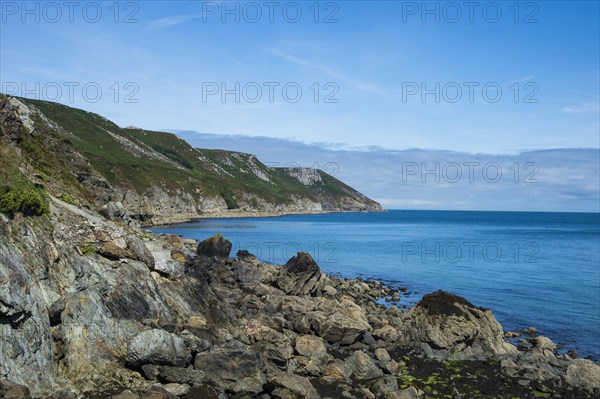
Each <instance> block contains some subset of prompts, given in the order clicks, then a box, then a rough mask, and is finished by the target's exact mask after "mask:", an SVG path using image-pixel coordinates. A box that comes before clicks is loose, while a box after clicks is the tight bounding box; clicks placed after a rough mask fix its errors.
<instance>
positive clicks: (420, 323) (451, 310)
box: [398, 291, 517, 360]
mask: <svg viewBox="0 0 600 399" xmlns="http://www.w3.org/2000/svg"><path fill="white" fill-rule="evenodd" d="M398 333H399V334H398V335H399V340H398V342H399V343H400V344H402V345H404V346H406V347H408V348H414V349H417V350H419V351H421V352H423V353H424V354H426V355H428V356H432V357H436V358H442V359H446V358H448V359H456V360H467V359H481V360H482V359H488V358H491V357H493V356H497V355H508V354H515V353H516V352H517V349H516V348H515V347H514V346H513V345H511V344H509V343H507V342H506V341H505V340H504V338H503V330H502V326H501V325H500V323H498V321H497V320H496V319H495V318H494V316H493V315H492V312H491V311H489V310H485V309H482V308H477V307H475V306H473V305H472V304H471V303H469V302H468V301H467V300H465V299H464V298H461V297H459V296H457V295H454V294H450V293H447V292H444V291H436V292H433V293H431V294H427V295H425V296H424V297H423V299H422V300H421V301H419V303H417V305H416V306H415V307H413V308H412V309H411V310H410V311H409V312H408V313H407V314H406V315H405V316H404V317H403V322H402V324H401V325H400V327H399V330H398Z"/></svg>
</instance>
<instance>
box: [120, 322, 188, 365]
mask: <svg viewBox="0 0 600 399" xmlns="http://www.w3.org/2000/svg"><path fill="white" fill-rule="evenodd" d="M191 359H192V355H191V353H190V351H189V349H188V348H187V347H186V346H185V342H184V341H183V339H181V338H180V337H178V336H176V335H175V334H171V333H168V332H166V331H164V330H159V329H153V330H148V331H144V332H142V333H140V334H138V335H136V336H135V338H133V340H132V341H131V342H130V343H129V345H128V347H127V355H126V360H127V363H128V364H130V365H131V366H133V367H141V366H143V365H145V364H157V365H169V366H185V365H186V364H189V363H190V361H191Z"/></svg>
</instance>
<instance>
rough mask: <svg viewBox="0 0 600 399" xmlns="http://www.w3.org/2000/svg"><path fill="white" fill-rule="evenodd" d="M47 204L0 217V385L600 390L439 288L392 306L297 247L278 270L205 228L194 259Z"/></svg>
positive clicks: (329, 393) (575, 393)
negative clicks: (37, 213) (17, 216)
mask: <svg viewBox="0 0 600 399" xmlns="http://www.w3.org/2000/svg"><path fill="white" fill-rule="evenodd" d="M52 213H53V216H52V217H53V218H55V220H54V224H53V226H51V225H50V224H48V223H46V222H44V220H43V219H41V218H38V219H21V220H18V221H16V220H14V221H11V220H9V219H7V218H3V219H2V220H0V230H1V231H2V234H3V236H2V238H3V239H2V240H0V321H1V322H0V332H1V334H0V358H1V359H2V361H1V362H0V380H1V379H2V378H7V380H9V381H2V382H1V383H0V392H2V394H1V395H0V396H2V395H4V397H11V396H10V395H13V397H23V398H28V397H29V396H28V393H27V389H26V388H25V387H27V388H28V389H29V390H30V391H31V396H32V397H35V398H42V397H44V398H49V399H59V398H60V399H76V398H78V397H83V398H88V397H96V395H104V397H113V396H114V397H117V398H120V399H133V398H137V399H142V398H171V399H173V398H188V399H190V398H215V399H219V398H227V397H238V398H260V399H276V398H286V399H287V398H315V399H316V398H319V397H324V398H325V397H330V398H332V397H348V398H351V397H354V398H357V399H358V398H409V397H410V398H415V397H419V395H420V397H423V392H422V391H419V390H417V389H416V388H414V387H412V386H411V387H410V388H406V386H407V385H406V384H413V385H414V386H415V387H418V388H419V389H420V390H423V389H425V386H426V385H427V386H430V387H432V389H435V390H436V391H437V392H439V393H440V397H446V396H448V395H451V396H452V395H454V394H455V393H454V391H453V390H452V389H453V388H454V387H460V389H461V393H465V395H464V397H473V398H476V397H477V395H478V393H477V392H480V391H481V389H483V388H482V384H484V383H483V382H481V380H484V379H486V378H487V380H486V382H485V383H489V384H493V385H491V387H490V386H488V385H485V386H483V387H484V388H485V389H488V392H493V393H494V394H496V393H497V396H503V397H512V396H516V397H522V398H526V397H530V393H531V391H532V390H538V389H544V390H549V391H551V392H552V395H553V396H554V397H563V398H571V397H577V398H594V397H597V396H598V393H599V389H600V388H598V385H597V381H598V378H597V377H598V368H599V366H598V365H597V364H595V363H592V362H589V361H586V360H573V359H571V358H570V357H569V356H567V355H558V354H557V353H556V345H554V344H553V343H552V342H551V341H550V340H548V339H547V338H546V337H543V336H535V337H531V338H528V339H527V340H526V341H525V342H524V343H523V344H522V345H521V346H522V348H521V349H520V350H517V349H516V348H514V347H513V346H511V345H510V344H507V343H506V342H504V341H503V340H502V330H501V328H500V326H499V325H498V324H497V322H496V321H495V319H494V318H493V316H492V315H491V313H490V312H489V311H485V310H482V309H478V308H476V307H475V306H473V305H472V304H470V303H468V302H467V301H466V300H464V299H463V298H460V297H458V296H455V295H452V294H448V293H444V292H436V293H434V294H431V295H427V296H425V297H424V298H423V300H422V301H421V302H420V303H419V305H418V306H416V307H415V308H413V309H411V310H410V311H407V312H403V311H401V310H399V309H398V308H397V307H393V306H392V307H390V308H386V307H385V306H383V305H380V304H377V303H376V302H375V300H376V299H380V298H383V297H390V296H393V295H394V293H397V291H398V290H397V288H393V287H388V286H386V285H384V284H382V283H379V282H373V281H359V280H351V279H344V280H342V279H340V278H337V277H331V276H327V275H325V274H323V273H322V272H321V271H320V269H319V267H318V265H317V264H316V263H315V262H314V260H313V259H311V258H310V257H309V256H307V255H304V254H298V255H296V256H295V257H294V258H292V259H290V261H289V262H288V263H287V264H286V265H285V266H283V267H277V266H273V265H269V264H265V263H262V262H260V261H259V260H258V259H257V258H256V257H254V256H253V255H251V254H249V253H239V254H238V258H237V259H230V258H227V256H228V255H229V252H230V248H228V247H229V246H228V245H227V240H226V239H225V238H223V237H216V238H215V237H213V238H212V239H209V240H208V243H207V245H206V246H205V247H203V249H202V251H200V252H201V253H202V254H203V255H198V256H197V255H196V254H195V251H196V250H197V245H196V243H192V242H189V241H186V240H184V239H181V238H180V237H177V236H162V237H158V236H148V235H147V234H144V233H142V232H140V231H137V230H135V229H132V228H129V227H125V226H124V225H123V224H121V223H119V224H116V223H113V222H111V221H107V220H106V219H103V218H100V217H98V216H97V215H96V214H93V213H91V212H88V211H85V210H83V209H79V208H76V207H73V206H70V205H68V204H65V203H64V202H62V201H53V203H52ZM107 243H111V247H110V248H108V249H107V250H106V251H101V250H100V249H101V248H103V246H104V244H107ZM82 248H83V249H85V250H82ZM105 248H106V247H105ZM109 250H110V251H109ZM205 254H208V255H209V256H205ZM171 264H172V265H179V266H177V267H178V269H177V270H178V271H177V273H172V272H170V271H169V270H170V269H168V268H166V267H165V266H166V265H171ZM323 287H328V288H327V289H325V288H323ZM435 358H437V359H444V360H447V359H467V360H466V361H464V362H455V363H450V362H448V363H442V362H439V361H437V360H435ZM488 358H489V360H480V361H475V360H473V359H488ZM456 364H459V366H457V365H456ZM455 367H459V368H458V369H455ZM419 370H425V371H419ZM431 370H435V373H436V374H437V375H438V377H436V378H438V379H440V380H439V381H436V380H431V381H429V377H430V376H431V375H432V371H431ZM419 372H420V373H421V374H418V373H419ZM444 373H446V374H444ZM470 375H477V376H478V377H477V379H472V378H470V377H469V376H470ZM499 375H502V378H498V376H499ZM14 395H20V396H14ZM528 395H529V396H528Z"/></svg>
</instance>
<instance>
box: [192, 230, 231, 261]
mask: <svg viewBox="0 0 600 399" xmlns="http://www.w3.org/2000/svg"><path fill="white" fill-rule="evenodd" d="M197 253H198V255H202V256H207V257H209V258H212V257H213V256H216V257H217V258H228V257H229V254H230V253H231V242H230V241H229V240H226V239H225V238H224V237H223V236H222V235H221V234H218V233H217V234H215V235H214V236H212V237H211V238H208V239H206V240H204V241H202V242H201V243H200V244H198V249H197Z"/></svg>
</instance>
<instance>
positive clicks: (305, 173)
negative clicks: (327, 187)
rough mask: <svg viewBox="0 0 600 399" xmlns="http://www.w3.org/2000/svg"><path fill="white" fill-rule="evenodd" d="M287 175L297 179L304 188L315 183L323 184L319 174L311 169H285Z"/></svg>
mask: <svg viewBox="0 0 600 399" xmlns="http://www.w3.org/2000/svg"><path fill="white" fill-rule="evenodd" d="M285 171H286V173H287V174H288V175H290V176H292V177H293V178H295V179H297V180H298V181H299V182H300V183H302V184H304V185H305V186H312V185H315V184H317V183H323V179H321V174H320V173H319V171H318V170H317V169H311V168H285Z"/></svg>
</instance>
